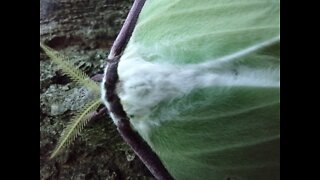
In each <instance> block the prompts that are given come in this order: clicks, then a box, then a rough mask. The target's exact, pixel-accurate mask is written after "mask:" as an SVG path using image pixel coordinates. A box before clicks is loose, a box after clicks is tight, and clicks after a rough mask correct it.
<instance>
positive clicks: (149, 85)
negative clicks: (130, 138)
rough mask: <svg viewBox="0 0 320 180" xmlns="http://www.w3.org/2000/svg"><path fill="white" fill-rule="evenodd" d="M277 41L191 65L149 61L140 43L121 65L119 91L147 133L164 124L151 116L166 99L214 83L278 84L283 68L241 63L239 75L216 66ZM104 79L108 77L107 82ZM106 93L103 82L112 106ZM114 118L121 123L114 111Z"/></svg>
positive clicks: (133, 120) (135, 122)
mask: <svg viewBox="0 0 320 180" xmlns="http://www.w3.org/2000/svg"><path fill="white" fill-rule="evenodd" d="M277 40H279V39H278V38H276V39H271V40H270V41H268V42H262V43H261V44H258V45H256V46H255V47H249V48H246V49H244V50H243V51H242V52H235V55H229V56H228V57H225V58H221V59H220V60H218V61H216V60H213V61H208V62H205V63H200V64H191V65H172V64H165V63H159V62H160V61H158V62H148V61H146V60H144V59H143V58H142V56H141V55H140V54H139V48H138V46H136V47H133V45H131V46H130V47H127V49H126V51H125V53H124V55H123V56H122V57H121V60H120V63H119V65H118V74H119V83H118V85H117V93H118V95H119V97H120V99H121V103H122V105H123V108H124V110H125V112H126V113H127V115H128V116H129V117H130V121H131V123H132V124H133V125H134V127H135V128H137V129H140V130H142V132H147V131H148V129H149V127H150V126H153V125H158V124H159V123H160V122H159V121H158V120H154V119H152V120H151V119H149V116H150V114H151V112H152V109H154V108H155V107H156V106H157V105H158V104H159V103H161V102H163V101H169V100H172V99H174V98H178V97H181V96H183V95H186V94H188V93H190V92H191V91H192V90H194V89H196V88H205V87H212V86H226V87H228V86H254V87H262V86H264V87H278V86H279V69H253V68H248V67H246V66H239V67H237V74H235V73H234V72H233V71H232V70H231V69H225V70H223V71H221V70H220V71H219V70H218V71H214V69H215V68H217V69H219V67H220V66H221V64H223V63H224V62H226V63H230V61H232V60H233V59H238V58H239V57H240V56H244V55H246V54H247V53H250V51H251V50H257V49H259V48H263V47H265V46H266V45H269V44H270V43H274V42H275V41H277ZM234 56H236V57H234ZM106 69H107V67H106ZM105 73H106V72H105ZM104 82H105V77H104V79H103V84H104ZM105 92H106V91H105V89H104V88H103V85H102V100H103V102H104V103H105V104H106V106H107V107H108V108H109V104H108V103H107V102H106V100H105ZM111 117H112V118H113V120H114V122H115V123H117V119H116V117H114V115H113V114H112V113H111ZM140 132H141V131H140Z"/></svg>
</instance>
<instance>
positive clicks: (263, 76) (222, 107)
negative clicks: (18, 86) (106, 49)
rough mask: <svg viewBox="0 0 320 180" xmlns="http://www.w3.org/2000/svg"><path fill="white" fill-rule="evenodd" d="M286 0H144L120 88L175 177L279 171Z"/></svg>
mask: <svg viewBox="0 0 320 180" xmlns="http://www.w3.org/2000/svg"><path fill="white" fill-rule="evenodd" d="M279 8H280V5H279V1H274V0H238V1H231V0H147V1H146V3H145V5H144V7H143V9H142V11H141V14H140V16H139V19H138V22H137V25H136V27H135V29H134V31H133V34H132V37H131V38H130V41H129V43H128V45H127V47H126V49H125V51H124V53H123V55H122V57H121V61H120V63H119V67H118V73H119V82H120V83H119V85H118V94H119V97H120V99H121V103H122V104H123V107H124V110H125V111H126V112H127V114H128V115H129V116H130V120H131V123H132V125H133V127H134V128H135V129H136V130H137V131H138V132H139V134H140V135H141V136H142V137H143V138H144V139H145V140H146V141H147V142H148V144H149V145H150V146H151V147H152V149H153V150H154V151H155V152H156V153H157V154H158V155H159V157H160V159H161V160H162V161H163V163H164V165H165V166H166V167H167V169H168V170H169V172H170V173H171V174H172V175H173V176H174V178H175V179H178V180H180V179H181V180H188V179H190V180H195V179H217V180H219V179H221V180H226V179H228V178H235V179H239V180H240V179H243V180H249V179H259V180H264V179H265V180H270V179H273V180H274V179H280V118H279V116H280V115H279V114H280V112H279V109H280V50H279V49H280V32H279V30H280V24H279V22H280V15H279V11H280V10H279Z"/></svg>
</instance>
